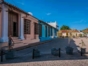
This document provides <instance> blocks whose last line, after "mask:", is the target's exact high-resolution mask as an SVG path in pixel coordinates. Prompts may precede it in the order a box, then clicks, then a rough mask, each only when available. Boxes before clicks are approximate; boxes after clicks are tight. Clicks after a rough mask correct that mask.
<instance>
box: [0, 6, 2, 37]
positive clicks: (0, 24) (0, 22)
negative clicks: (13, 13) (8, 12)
mask: <svg viewBox="0 0 88 66" xmlns="http://www.w3.org/2000/svg"><path fill="white" fill-rule="evenodd" d="M0 8H1V5H0ZM1 16H2V12H1V11H0V37H1V34H2V33H1V30H2V17H1Z"/></svg>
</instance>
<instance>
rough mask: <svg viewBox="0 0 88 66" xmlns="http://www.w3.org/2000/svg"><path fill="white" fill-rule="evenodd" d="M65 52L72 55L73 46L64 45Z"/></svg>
mask: <svg viewBox="0 0 88 66" xmlns="http://www.w3.org/2000/svg"><path fill="white" fill-rule="evenodd" d="M66 53H67V54H69V55H72V54H73V48H72V47H70V46H67V47H66Z"/></svg>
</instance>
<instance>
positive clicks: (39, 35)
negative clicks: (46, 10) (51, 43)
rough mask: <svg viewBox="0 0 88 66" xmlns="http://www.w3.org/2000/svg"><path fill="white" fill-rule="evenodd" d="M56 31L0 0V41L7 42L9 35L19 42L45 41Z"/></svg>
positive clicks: (54, 28)
mask: <svg viewBox="0 0 88 66" xmlns="http://www.w3.org/2000/svg"><path fill="white" fill-rule="evenodd" d="M57 31H58V29H57V28H56V27H54V26H52V25H50V24H48V23H46V22H44V21H41V20H39V19H37V18H36V17H34V16H32V15H30V14H29V13H27V12H25V11H23V10H21V9H19V8H17V7H16V6H14V5H12V4H10V3H8V2H6V1H4V0H0V42H8V36H9V35H11V36H12V38H13V40H14V41H15V40H16V41H15V42H17V41H20V42H22V43H21V44H25V42H26V43H34V42H39V41H45V40H50V39H52V38H55V37H56V36H57Z"/></svg>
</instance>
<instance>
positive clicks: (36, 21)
mask: <svg viewBox="0 0 88 66" xmlns="http://www.w3.org/2000/svg"><path fill="white" fill-rule="evenodd" d="M26 19H28V20H31V23H30V25H31V27H30V34H26V35H25V36H26V39H29V40H33V39H38V40H39V35H38V34H34V23H38V20H37V19H35V18H34V17H32V16H28V17H27V18H26Z"/></svg>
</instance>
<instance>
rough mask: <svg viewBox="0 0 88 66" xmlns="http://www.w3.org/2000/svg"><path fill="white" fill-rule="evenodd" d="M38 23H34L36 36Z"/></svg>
mask: <svg viewBox="0 0 88 66" xmlns="http://www.w3.org/2000/svg"><path fill="white" fill-rule="evenodd" d="M38 28H39V27H38V23H34V33H35V34H38V33H39V29H38Z"/></svg>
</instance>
